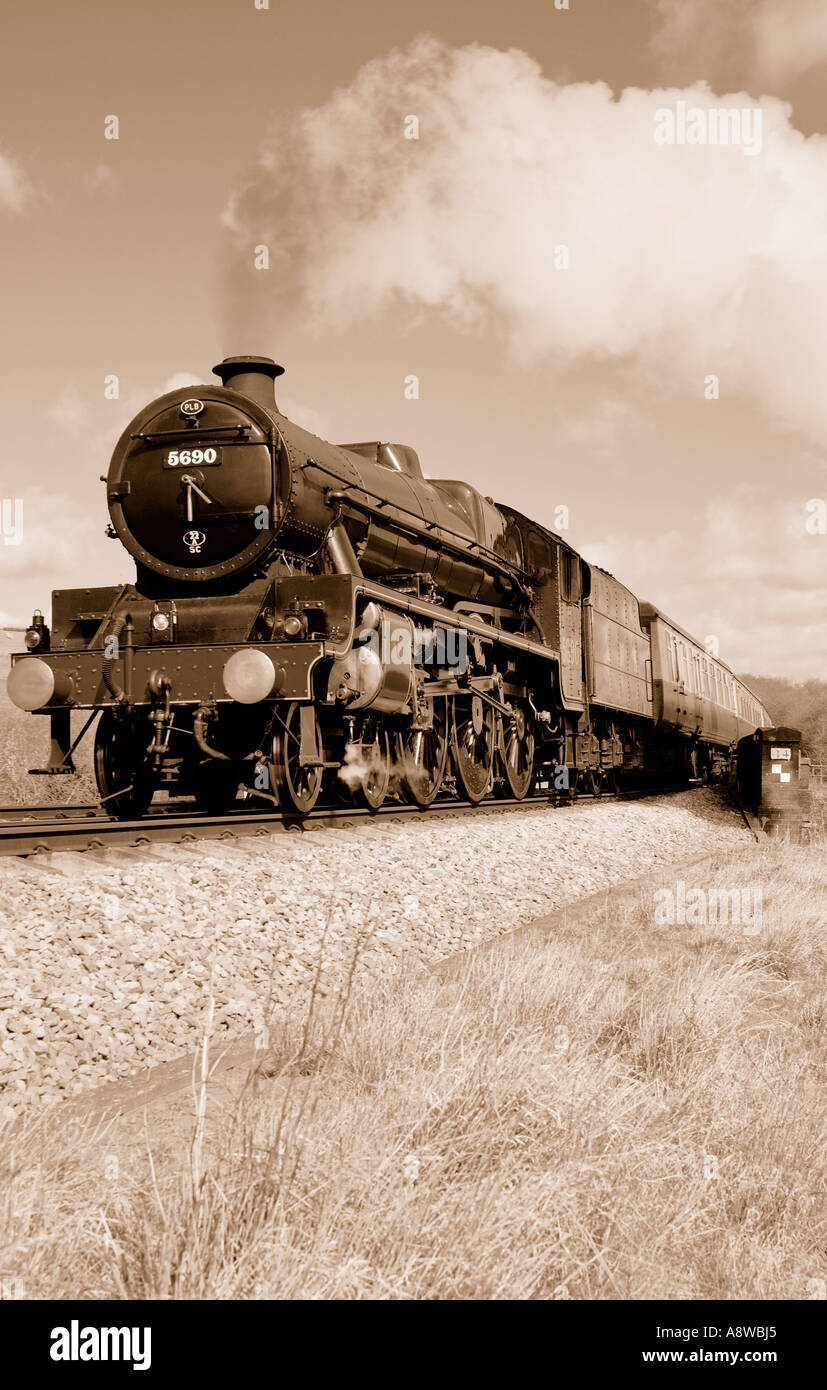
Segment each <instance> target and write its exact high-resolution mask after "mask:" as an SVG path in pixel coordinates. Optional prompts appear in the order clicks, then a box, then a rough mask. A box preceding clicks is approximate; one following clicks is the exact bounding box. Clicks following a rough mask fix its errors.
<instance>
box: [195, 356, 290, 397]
mask: <svg viewBox="0 0 827 1390" xmlns="http://www.w3.org/2000/svg"><path fill="white" fill-rule="evenodd" d="M213 371H214V372H215V374H216V376H220V377H221V384H222V386H227V387H229V389H230V390H231V391H238V392H239V393H240V394H241V395H244V396H249V397H250V400H252V401H255V402H256V404H257V405H262V406H264V408H265V410H266V409H267V408H268V407H269V408H270V409H271V410H272V408H273V406H276V410H278V406H277V405H276V393H275V388H274V385H273V383H274V381H275V379H276V377H277V376H281V375H282V373H283V372H284V368H283V367H280V366H279V365H278V363H277V362H274V361H273V359H272V357H225V358H224V361H223V362H219V363H218V366H217V367H213Z"/></svg>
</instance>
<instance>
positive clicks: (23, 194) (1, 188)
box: [0, 154, 29, 212]
mask: <svg viewBox="0 0 827 1390" xmlns="http://www.w3.org/2000/svg"><path fill="white" fill-rule="evenodd" d="M28 198H29V186H28V183H27V181H26V178H25V175H24V174H23V173H22V171H21V170H20V169H19V167H18V166H17V165H16V164H15V163H14V161H13V160H11V159H9V158H8V157H7V156H6V155H4V154H0V207H4V208H7V209H8V210H9V211H10V212H20V211H21V209H22V208H23V207H24V205H25V203H26V202H27V200H28Z"/></svg>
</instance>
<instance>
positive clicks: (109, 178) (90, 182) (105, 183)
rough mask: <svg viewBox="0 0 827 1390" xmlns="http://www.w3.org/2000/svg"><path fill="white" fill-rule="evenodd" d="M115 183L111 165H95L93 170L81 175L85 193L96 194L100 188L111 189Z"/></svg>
mask: <svg viewBox="0 0 827 1390" xmlns="http://www.w3.org/2000/svg"><path fill="white" fill-rule="evenodd" d="M117 181H118V180H117V176H116V174H115V170H114V169H113V168H112V165H111V164H104V163H100V164H96V165H95V167H94V169H90V170H89V171H88V172H87V173H85V174H84V175H83V187H84V189H85V190H86V192H87V193H97V192H98V190H99V189H101V188H113V187H114V186H115V184H116V183H117Z"/></svg>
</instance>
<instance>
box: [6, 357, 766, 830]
mask: <svg viewBox="0 0 827 1390" xmlns="http://www.w3.org/2000/svg"><path fill="white" fill-rule="evenodd" d="M282 371H283V369H282V368H281V367H279V366H277V365H276V363H275V362H274V361H273V360H272V359H271V358H269V357H228V358H226V359H225V360H224V361H222V362H220V363H219V364H218V366H217V367H215V368H214V372H215V374H216V376H217V377H218V378H219V380H220V384H212V383H211V384H209V385H205V386H203V387H201V388H199V389H198V394H197V395H196V394H194V393H193V390H192V388H189V389H187V390H177V391H172V392H169V393H168V394H166V395H164V396H161V397H159V398H158V399H156V400H154V401H153V402H152V403H151V404H149V405H147V406H146V407H145V408H144V409H143V410H142V411H141V412H140V413H139V414H138V415H137V416H136V418H135V419H134V420H133V421H132V422H131V423H130V424H129V425H128V426H127V428H126V430H125V431H124V433H123V434H122V436H121V438H120V439H119V441H118V443H117V445H116V447H115V451H114V454H113V456H112V461H111V464H110V467H109V472H108V475H107V476H106V478H105V479H103V481H105V482H106V495H107V502H108V507H109V514H110V518H111V521H110V525H109V526H108V527H107V530H108V532H109V534H110V535H111V536H113V537H116V538H117V539H119V540H120V541H121V543H122V544H123V545H124V546H125V548H126V549H127V550H128V551H129V553H130V554H131V556H132V557H133V559H134V561H135V565H136V577H135V580H134V581H133V582H124V583H123V584H121V585H120V586H114V587H109V588H91V589H72V590H57V591H55V592H54V593H53V595H52V614H51V627H49V626H47V624H46V622H45V619H44V618H43V616H42V615H41V614H40V613H39V612H37V613H36V614H35V616H34V618H33V620H32V624H31V626H30V628H29V629H28V631H27V633H26V638H25V645H26V651H25V652H22V653H19V654H16V655H15V656H14V657H13V658H12V661H13V664H12V668H11V672H10V675H9V680H8V693H9V696H10V698H11V699H12V701H13V702H14V703H15V704H16V705H18V706H19V707H20V708H22V709H24V710H30V711H32V712H34V713H36V714H48V716H49V718H50V727H51V751H50V756H49V762H48V766H47V767H46V768H45V769H43V771H44V772H48V773H53V774H58V773H65V772H71V771H73V770H74V765H73V756H72V755H73V753H74V750H75V748H76V746H77V743H78V741H79V739H75V741H74V743H73V742H72V739H71V714H72V711H81V710H83V711H88V712H89V716H88V719H87V720H86V724H85V726H84V729H83V730H82V731H81V735H80V736H82V734H83V733H84V732H85V731H86V729H87V728H89V727H90V726H91V724H92V722H93V721H94V719H95V717H96V716H97V715H98V714H99V715H100V718H99V720H98V723H97V729H96V733H95V754H94V759H95V774H96V778H97V783H98V788H99V791H100V795H101V800H102V803H103V805H104V806H105V807H106V808H107V809H108V811H109V813H110V814H111V815H112V816H114V817H117V818H121V819H123V818H129V819H133V818H137V817H140V816H141V815H143V814H144V813H145V812H146V811H147V809H148V807H149V805H150V802H151V800H152V798H153V795H154V794H155V792H156V791H157V790H159V789H165V790H166V791H168V792H170V793H172V794H174V795H176V796H177V795H184V796H192V797H194V798H195V801H196V802H197V804H198V806H199V807H200V808H202V809H203V810H205V811H208V812H211V813H215V814H218V813H221V812H222V811H225V810H227V809H228V808H230V807H231V806H232V805H233V804H234V803H235V802H236V801H237V799H238V797H239V795H242V796H244V797H245V798H246V797H250V796H254V797H257V798H263V799H264V800H269V801H274V802H276V803H278V804H279V805H280V806H281V807H283V808H285V809H286V810H288V811H292V812H294V813H297V814H306V813H308V812H309V811H310V810H311V809H312V808H313V807H314V806H316V804H317V803H318V802H319V800H320V798H323V799H328V798H332V797H344V798H345V799H352V800H354V801H357V802H359V803H361V804H362V805H364V806H367V807H369V808H371V809H376V808H378V807H379V806H381V804H382V803H383V801H384V800H385V798H386V797H388V796H389V795H393V796H401V797H402V798H404V799H405V800H407V801H408V802H412V803H414V804H415V805H417V806H420V807H427V806H429V805H431V803H433V802H434V801H435V799H436V798H437V797H438V796H440V795H444V796H447V795H449V794H451V795H456V796H458V797H460V798H462V799H464V800H466V801H469V802H472V803H476V802H480V801H481V800H482V799H483V798H485V797H486V796H489V795H490V794H492V793H495V794H499V795H503V796H507V797H513V798H516V799H518V800H519V799H522V798H524V797H526V796H528V795H529V794H530V793H531V792H532V791H533V790H534V789H535V788H538V787H542V788H544V789H546V790H547V791H548V792H549V793H550V794H552V795H556V794H558V793H559V794H561V795H571V794H572V792H573V791H574V790H575V789H576V788H577V787H582V788H585V789H586V790H588V791H591V792H593V793H594V794H599V793H600V791H601V790H602V788H604V787H608V788H612V789H616V788H620V787H621V786H623V785H626V784H628V783H631V782H635V781H638V782H639V781H643V780H645V779H646V778H651V779H655V778H663V777H669V778H672V779H678V780H681V779H683V780H686V779H690V778H703V777H713V778H714V777H719V776H722V775H723V774H724V773H725V772H726V770H727V767H728V766H729V764H730V763H731V760H732V755H733V750H734V748H735V745H736V743H737V741H738V739H739V738H741V737H742V736H744V735H745V734H748V733H752V731H753V730H754V729H756V728H760V727H763V726H766V725H769V723H770V719H769V716H768V714H767V712H766V710H765V709H764V708H763V707H762V705H761V703H760V702H759V700H757V699H756V697H755V696H754V695H753V694H752V692H751V691H750V690H748V689H747V687H746V686H745V685H743V684H742V683H741V682H740V681H738V680H737V679H736V677H735V676H734V675H733V673H732V671H731V670H730V669H729V667H727V666H726V665H725V664H724V663H723V662H721V661H719V660H717V659H714V658H713V657H712V656H711V655H709V653H708V652H706V651H705V649H704V648H703V646H702V645H700V644H699V643H698V642H697V641H695V640H694V639H693V638H692V637H691V636H689V634H688V633H686V632H684V631H683V629H682V628H680V627H678V626H677V625H676V624H675V623H673V622H671V621H670V620H669V619H668V618H666V617H665V616H664V614H663V613H661V612H660V611H659V610H658V609H657V608H654V607H652V606H651V605H650V604H646V603H639V602H638V600H637V599H636V598H635V597H634V595H633V594H632V593H631V592H630V591H629V590H628V589H627V588H625V587H624V586H623V585H622V584H620V583H619V582H618V581H617V580H616V579H614V578H613V577H612V576H611V575H610V574H607V573H606V572H605V571H604V570H602V569H600V568H599V567H598V566H596V565H592V564H589V563H588V562H587V561H586V560H584V559H583V558H582V557H581V556H580V555H578V554H577V553H576V552H575V551H574V550H573V549H572V548H571V547H570V546H569V545H568V544H567V543H566V541H565V540H563V539H562V538H561V537H560V536H558V535H556V534H554V533H553V532H551V531H549V530H547V529H546V528H545V527H543V526H541V525H539V524H538V523H537V522H535V521H532V520H530V519H529V518H528V517H526V516H523V515H522V514H521V513H519V512H517V511H515V510H514V509H513V508H511V507H509V506H507V505H505V504H503V503H495V502H494V500H493V499H492V498H490V497H483V496H481V495H480V493H479V492H477V491H475V489H474V488H473V487H471V486H469V485H468V484H467V483H464V482H459V481H454V480H435V479H427V480H426V479H425V478H424V476H423V474H422V469H421V467H420V463H419V458H418V457H417V454H416V453H415V451H414V450H413V449H412V448H410V447H409V446H407V445H401V444H385V443H378V442H371V443H357V444H345V445H335V444H330V443H327V442H325V441H324V440H322V439H319V438H317V437H316V436H314V435H312V434H309V433H308V432H307V431H306V430H304V429H301V428H299V427H298V426H297V425H295V424H293V423H292V422H291V421H290V420H288V419H287V418H286V417H285V416H284V415H283V414H282V413H281V412H280V410H279V409H278V406H277V404H276V400H275V389H274V382H275V380H276V378H277V377H278V376H280V375H281V373H282ZM80 736H79V737H80Z"/></svg>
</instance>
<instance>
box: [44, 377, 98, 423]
mask: <svg viewBox="0 0 827 1390" xmlns="http://www.w3.org/2000/svg"><path fill="white" fill-rule="evenodd" d="M46 414H47V416H48V418H49V419H50V420H51V422H52V424H54V425H57V427H58V429H60V430H65V431H66V432H67V433H68V434H82V433H83V432H84V431H85V430H88V429H90V428H91V427H92V425H93V423H94V412H93V410H92V407H91V406H90V404H89V402H88V401H87V400H84V398H83V397H82V396H81V394H80V392H79V391H78V390H77V388H76V387H74V386H66V387H64V389H63V391H61V393H60V395H59V396H58V397H57V398H56V400H54V401H53V402H52V404H51V405H50V406H49V407H48V409H47V411H46Z"/></svg>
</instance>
